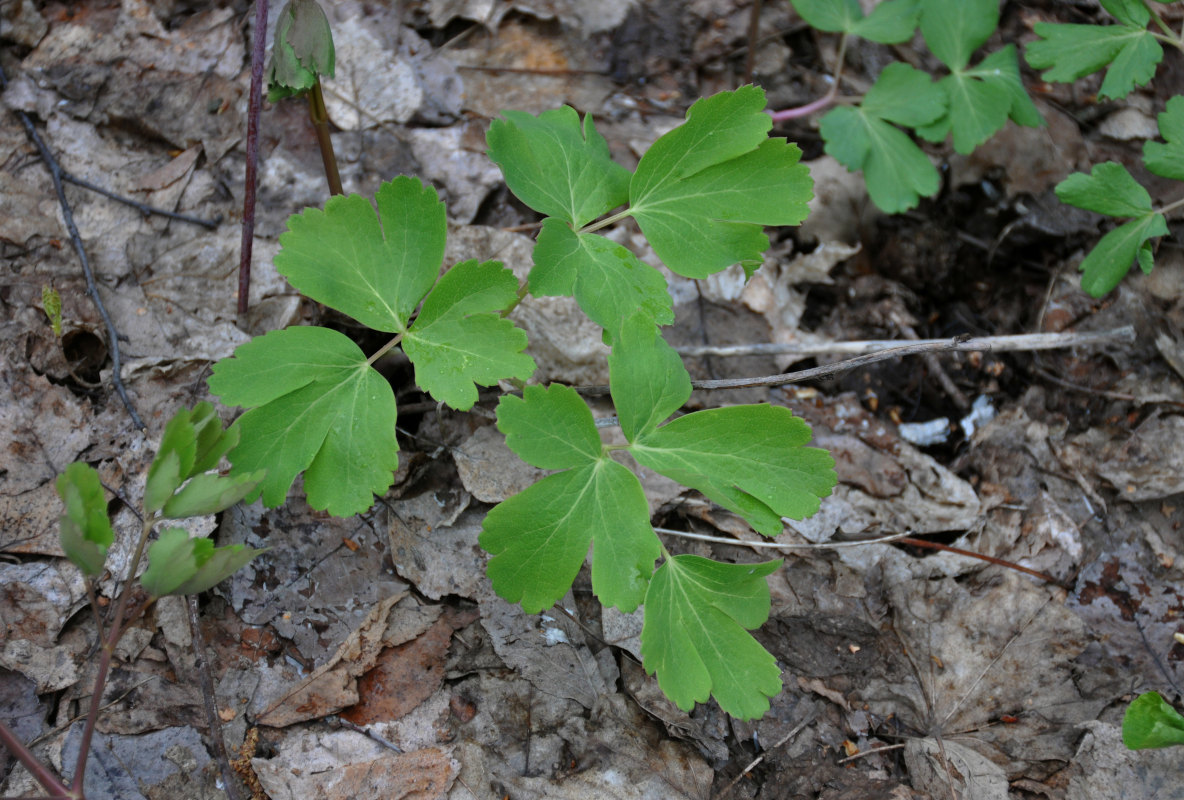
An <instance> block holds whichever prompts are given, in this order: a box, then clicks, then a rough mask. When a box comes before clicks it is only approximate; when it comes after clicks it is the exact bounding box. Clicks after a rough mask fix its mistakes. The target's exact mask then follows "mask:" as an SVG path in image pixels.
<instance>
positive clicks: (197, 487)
mask: <svg viewBox="0 0 1184 800" xmlns="http://www.w3.org/2000/svg"><path fill="white" fill-rule="evenodd" d="M265 475H266V471H265V470H258V471H256V472H252V473H247V474H243V475H227V476H221V475H216V474H214V473H212V472H207V473H203V474H201V475H197V476H195V477H194V478H193V479H192V480H190V481H189V483H187V484H185V485H184V486H183V487H181V490H180V491H178V492H177V493H176V494H174V495H173V496H172V497H170V498H169V499H168V502H166V503H165V504H164V509H163V516H164V517H166V518H168V519H184V518H185V517H199V516H202V515H203V514H217V513H218V512H219V511H225V510H226V509H228V508H230V507H231V506H232V505H234V504H235V503H237V502H238V501H239V500H242V499H243V498H244V497H246V496H247V495H249V494H250V493H251V492H253V491H255V488H256V487H257V486H258V485H259V484H260V483H262V482H263V478H264V476H265Z"/></svg>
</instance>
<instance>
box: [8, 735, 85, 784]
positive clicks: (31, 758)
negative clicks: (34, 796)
mask: <svg viewBox="0 0 1184 800" xmlns="http://www.w3.org/2000/svg"><path fill="white" fill-rule="evenodd" d="M0 746H3V748H4V749H5V750H7V751H8V752H10V753H12V754H13V755H14V756H16V760H17V761H19V762H21V766H23V767H24V768H25V769H27V770H28V771H29V774H30V775H32V776H33V778H34V780H36V781H37V782H38V783H39V784H41V788H43V789H45V791H47V792H48V793H49V794H51V795H53V796H55V797H66V796H69V792H70V788H69V787H68V786H66V784H65V783H64V782H63V781H62V779H61V778H59V777H58V776H57V775H56V774H54V771H53V770H51V769H50V768H49V767H47V766H45V765H44V764H42V763H41V762H40V761H38V760H37V756H35V755H33V752H32V751H31V750H29V748H27V747H25V745H24V742H22V741H21V740H20V739H18V738H16V734H15V733H13V732H12V731H11V730H10V729H9V727H8V726H7V725H5V724H4V723H3V722H0Z"/></svg>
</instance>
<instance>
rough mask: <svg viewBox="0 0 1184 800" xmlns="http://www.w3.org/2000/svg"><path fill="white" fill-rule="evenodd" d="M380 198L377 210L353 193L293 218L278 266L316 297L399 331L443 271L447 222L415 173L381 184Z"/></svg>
mask: <svg viewBox="0 0 1184 800" xmlns="http://www.w3.org/2000/svg"><path fill="white" fill-rule="evenodd" d="M375 200H376V201H377V203H378V214H377V216H376V215H375V213H374V208H373V207H372V206H371V205H370V201H369V200H367V199H366V198H364V197H362V196H360V195H356V194H353V195H349V196H348V197H340V196H338V197H331V198H329V200H328V202H326V203H325V209H324V210H323V211H322V210H320V209H315V208H310V209H306V210H305V211H304V212H303V213H301V214H296V215H293V216H292V217H289V218H288V230H287V232H286V233H283V234H281V236H280V246H281V249H280V251H279V253H277V254H276V256H275V267H276V269H277V270H278V271H279V272H280V274H282V275H283V276H284V277H286V278H287V279H288V281H289V282H290V283H291V284H292V285H293V286H294V287H296V288H297V289H298V290H300V291H301V292H303V293H304V294H306V295H308V296H309V297H311V298H312V299H313V300H316V301H317V302H319V303H324V304H325V305H328V306H332V307H333V308H335V309H337V310H338V311H341V312H342V313H344V314H348V315H349V316H351V317H353V318H354V319H356V320H357V321H358V322H360V323H362V324H363V325H365V326H367V327H370V328H374V329H375V330H379V331H392V332H402V331H404V330H406V327H407V320H408V319H409V318H410V316H411V312H413V311H414V310H415V307H416V306H417V305H419V301H420V300H422V299H423V296H424V295H425V294H427V291H428V289H430V288H431V287H432V284H433V283H435V282H436V276H437V275H439V274H440V266H441V265H442V264H443V261H444V240H445V236H446V233H447V230H448V222H447V219H446V218H445V212H444V204H443V203H441V202H440V199H439V198H438V197H437V196H436V190H435V189H433V188H431V187H430V186H424V185H423V184H422V183H420V182H419V180H418V179H416V178H408V177H406V176H400V177H398V178H395V179H394V180H393V181H391V182H389V183H384V184H382V186H381V187H379V189H378V193H377V194H376V195H375ZM380 223H381V224H380Z"/></svg>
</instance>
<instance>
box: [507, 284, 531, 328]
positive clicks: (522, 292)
mask: <svg viewBox="0 0 1184 800" xmlns="http://www.w3.org/2000/svg"><path fill="white" fill-rule="evenodd" d="M528 294H530V283H529V282H527V283H524V284H522V285H521V286H519V287H518V296H517V297H515V298H514V301H513V302H512V303H510V304H509V305H508V306H506V307H505V308H504V309H502V313H501V317H502V319H505V318H506V317H508V316H510V312H511V311H513V310H514V309H516V308H517V307H518V304H519V303H521V302H522V301H523V300H525V299H526V295H528Z"/></svg>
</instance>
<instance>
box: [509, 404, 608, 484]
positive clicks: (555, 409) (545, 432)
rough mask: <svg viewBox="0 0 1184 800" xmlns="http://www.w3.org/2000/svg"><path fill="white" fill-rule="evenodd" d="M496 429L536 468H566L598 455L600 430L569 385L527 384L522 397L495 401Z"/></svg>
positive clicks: (580, 464) (519, 454) (584, 462)
mask: <svg viewBox="0 0 1184 800" xmlns="http://www.w3.org/2000/svg"><path fill="white" fill-rule="evenodd" d="M497 429H498V430H499V431H501V432H502V433H504V434H505V435H506V446H508V447H509V448H510V449H511V450H513V451H514V452H515V453H517V454H518V456H519V457H520V458H521V459H522V460H523V461H525V462H526V463H528V464H533V465H534V466H536V467H538V468H539V469H567V468H568V467H578V466H582V465H585V464H588V463H590V462H592V461H595V460H597V459H598V458H600V456H601V451H602V449H603V448H602V446H601V443H600V434H599V433H598V432H597V431H596V421H595V420H593V419H592V412H591V411H589V410H588V404H587V403H585V402H584V400H583V398H581V397H580V396H579V394H577V393H576V390H575V389H572V388H571V387H570V386H563V385H561V384H552V385H551V386H549V387H548V388H546V389H544V388H543V387H541V386H527V387H526V389H525V390H524V391H523V393H522V397H515V396H514V395H512V394H508V395H505V396H504V397H502V399H501V401H500V402H498V404H497Z"/></svg>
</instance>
